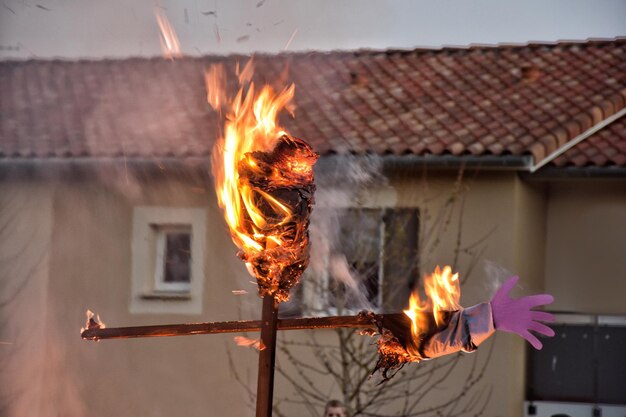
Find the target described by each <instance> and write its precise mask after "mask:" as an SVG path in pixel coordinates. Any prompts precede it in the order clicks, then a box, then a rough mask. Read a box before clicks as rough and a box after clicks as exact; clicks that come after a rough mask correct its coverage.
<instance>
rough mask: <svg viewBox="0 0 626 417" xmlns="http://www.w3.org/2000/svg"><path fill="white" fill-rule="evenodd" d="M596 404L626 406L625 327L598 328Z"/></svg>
mask: <svg viewBox="0 0 626 417" xmlns="http://www.w3.org/2000/svg"><path fill="white" fill-rule="evenodd" d="M597 337H598V339H597V340H598V402H600V403H609V404H626V327H604V326H603V327H600V328H599V329H598V333H597Z"/></svg>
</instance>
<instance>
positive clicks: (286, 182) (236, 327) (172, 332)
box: [81, 20, 554, 417]
mask: <svg viewBox="0 0 626 417" xmlns="http://www.w3.org/2000/svg"><path fill="white" fill-rule="evenodd" d="M165 23H166V22H161V20H160V21H159V24H160V25H161V28H162V35H163V39H164V41H163V45H164V48H165V47H166V46H167V54H166V56H167V57H168V58H172V59H173V58H174V57H176V56H177V51H176V50H177V45H178V42H177V39H175V36H173V35H175V34H174V33H173V31H171V30H169V29H167V27H166V26H167V25H165ZM164 25H165V26H164ZM166 29H167V30H166ZM170 32H172V33H170ZM253 72H254V63H253V61H252V60H250V61H249V62H248V64H247V65H245V66H244V67H243V68H242V69H241V70H240V68H239V66H238V65H237V68H236V70H235V75H236V78H237V79H238V81H239V89H238V91H237V93H236V94H234V95H229V94H228V89H227V84H228V83H227V77H226V70H225V68H224V67H223V65H222V64H216V65H213V66H211V68H210V69H209V70H208V71H207V73H206V74H205V81H206V87H207V101H208V102H209V104H210V105H211V106H212V107H213V108H214V109H215V110H216V111H218V112H219V114H220V115H223V116H224V128H223V131H222V132H221V137H220V138H218V140H217V141H216V143H215V146H214V147H213V152H212V172H213V176H214V179H215V188H216V193H217V197H218V203H219V205H220V207H221V208H222V209H223V211H224V218H225V220H226V223H227V225H228V227H229V231H230V235H231V238H232V241H233V242H234V243H235V245H236V246H237V247H238V248H239V252H238V256H239V257H240V258H241V259H242V260H243V261H244V262H245V265H246V267H247V269H248V272H249V273H250V274H251V275H252V276H254V277H255V278H256V282H257V286H258V292H259V295H260V297H262V298H263V309H262V319H261V320H248V321H227V322H207V323H190V324H168V325H152V326H139V327H118V328H109V327H105V326H104V324H103V323H102V322H101V321H100V319H99V317H97V316H95V317H94V314H93V313H91V312H89V313H88V318H87V324H86V328H83V329H81V336H82V337H83V338H84V339H89V340H101V339H120V338H122V339H124V338H135V337H167V336H182V335H192V334H212V333H235V332H237V333H238V332H258V331H260V332H261V338H260V340H256V339H249V338H247V337H238V338H237V343H238V344H240V345H246V346H252V347H255V348H256V349H258V350H259V373H258V385H257V408H256V414H257V416H259V417H262V416H271V415H272V395H273V377H274V358H275V346H276V332H277V331H278V330H302V329H330V328H355V329H365V330H364V333H367V334H370V335H374V336H376V337H377V341H376V345H377V348H378V354H379V356H378V361H377V363H376V364H375V366H374V372H376V371H381V373H382V375H383V380H384V381H386V380H388V379H389V378H391V377H392V376H393V374H394V371H396V370H398V369H400V368H401V367H402V366H404V365H405V364H407V363H410V362H420V361H423V360H428V359H434V358H437V357H440V356H443V355H447V354H451V353H455V352H459V351H465V352H472V351H474V350H476V349H477V347H478V346H479V345H480V344H481V343H482V342H484V341H485V340H486V339H487V338H488V337H489V336H491V335H492V334H493V333H494V332H495V331H496V330H500V331H505V332H511V333H515V334H518V335H520V336H521V337H523V338H525V339H526V340H527V341H528V342H529V343H531V344H532V345H533V347H535V348H536V349H541V347H542V344H541V342H540V341H539V339H537V337H536V336H535V335H534V334H533V333H531V331H532V332H534V333H538V334H541V335H544V336H553V335H554V332H553V331H552V329H550V328H549V327H548V326H547V325H545V324H544V323H549V322H552V321H554V317H553V316H552V315H551V314H550V313H547V312H543V311H536V310H534V308H536V307H540V306H543V305H545V304H549V303H551V302H552V301H553V298H552V296H550V295H547V294H540V295H532V296H527V297H521V298H517V299H513V298H511V297H509V295H508V294H509V292H510V291H511V290H512V289H513V287H514V286H515V285H516V283H517V280H518V278H517V277H512V278H510V279H509V280H508V281H506V282H505V283H504V284H503V285H502V286H501V287H500V289H499V290H498V291H497V292H496V294H495V296H494V297H493V298H492V299H491V300H490V301H489V302H483V303H480V304H478V305H475V306H472V307H469V308H463V307H462V306H461V304H460V297H461V291H460V281H459V278H458V274H454V273H453V272H452V268H450V267H444V268H442V269H441V268H439V267H437V269H436V270H435V272H434V273H433V274H432V275H430V276H428V277H426V278H425V281H424V292H425V295H426V298H424V299H422V297H420V295H419V291H418V290H416V291H414V293H413V294H412V296H411V298H410V300H409V306H408V308H407V309H406V310H404V312H403V313H392V314H376V313H374V312H362V313H360V314H358V315H355V316H336V317H313V318H294V319H279V318H278V304H279V303H280V302H283V301H286V300H287V299H288V298H289V295H290V291H291V289H292V288H293V287H294V286H295V285H296V284H297V283H298V281H299V279H300V277H301V276H302V273H303V272H304V270H305V269H306V267H307V265H308V263H309V233H308V227H309V217H310V214H311V210H312V206H313V202H314V199H313V194H314V191H315V184H314V173H313V166H314V164H315V162H316V161H317V159H318V155H317V154H316V153H315V152H314V150H313V148H312V147H311V146H310V145H309V144H307V143H306V141H304V140H302V139H299V138H297V137H295V136H293V135H291V134H289V133H288V132H286V131H285V130H284V129H283V128H281V127H280V126H279V125H278V123H277V120H278V118H277V117H278V113H279V112H280V111H282V110H284V109H286V110H291V109H292V103H291V101H292V99H293V97H294V91H295V86H294V85H293V84H291V85H290V86H288V87H286V88H283V89H282V90H280V91H278V92H276V91H275V90H274V89H273V88H271V87H270V86H267V85H265V86H263V87H262V88H260V89H259V90H257V89H256V87H255V84H254V82H252V78H253ZM244 292H245V291H244Z"/></svg>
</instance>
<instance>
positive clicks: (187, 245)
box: [163, 232, 191, 282]
mask: <svg viewBox="0 0 626 417" xmlns="http://www.w3.org/2000/svg"><path fill="white" fill-rule="evenodd" d="M190 260H191V234H190V233H185V232H167V234H166V236H165V274H164V277H163V281H164V282H191V271H190Z"/></svg>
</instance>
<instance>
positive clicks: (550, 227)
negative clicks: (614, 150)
mask: <svg viewBox="0 0 626 417" xmlns="http://www.w3.org/2000/svg"><path fill="white" fill-rule="evenodd" d="M546 236H547V250H546V272H545V276H546V289H547V290H548V291H550V292H552V293H553V294H555V297H556V302H555V304H554V308H555V309H558V310H562V311H574V312H580V313H597V314H621V315H624V314H626V184H625V182H624V181H623V180H599V179H595V180H586V181H575V182H572V181H567V182H566V181H561V182H555V183H553V184H552V185H551V186H550V200H549V205H548V222H547V233H546Z"/></svg>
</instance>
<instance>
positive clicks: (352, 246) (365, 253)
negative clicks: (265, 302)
mask: <svg viewBox="0 0 626 417" xmlns="http://www.w3.org/2000/svg"><path fill="white" fill-rule="evenodd" d="M317 216H318V219H315V218H313V219H312V227H313V228H315V229H316V233H329V234H332V233H334V232H333V231H334V230H338V236H337V239H336V241H334V242H331V243H330V244H329V245H325V244H321V243H320V242H316V238H315V237H312V240H313V241H312V244H313V245H316V244H317V246H318V247H317V248H312V250H313V251H318V250H319V247H320V246H322V247H328V249H327V250H326V252H325V253H323V254H322V255H321V257H322V258H323V262H320V259H312V261H311V264H312V266H311V267H310V268H309V269H308V270H307V272H306V273H305V276H304V277H303V285H302V286H301V287H302V288H301V289H299V290H300V293H301V294H298V292H296V294H295V295H294V298H298V297H301V298H303V299H304V303H303V304H304V305H305V309H306V310H307V312H306V313H307V314H315V315H320V314H352V313H355V312H357V311H359V310H361V309H363V308H366V307H369V308H373V309H375V310H378V311H396V310H398V309H399V308H403V307H405V306H404V304H405V303H406V300H408V298H409V294H410V292H411V289H412V288H413V285H414V283H415V281H416V280H417V278H418V277H419V271H418V267H417V265H418V247H417V246H418V229H419V221H418V210H417V209H415V208H351V209H346V210H345V211H344V212H343V213H342V214H341V215H340V217H339V218H338V219H336V220H337V221H336V223H337V224H335V225H333V224H332V223H334V222H333V221H331V222H330V223H331V225H326V227H321V228H319V225H318V224H316V220H319V218H320V217H321V218H323V217H324V216H327V217H332V214H328V213H323V212H319V211H318V212H317ZM325 229H326V230H325ZM312 233H313V232H312ZM331 240H332V239H331ZM312 255H314V258H315V257H317V258H320V255H319V253H317V254H312ZM319 263H323V264H324V267H323V268H319V266H318V265H316V264H319ZM294 304H295V302H294ZM287 308H288V306H287Z"/></svg>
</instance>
